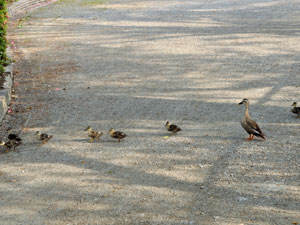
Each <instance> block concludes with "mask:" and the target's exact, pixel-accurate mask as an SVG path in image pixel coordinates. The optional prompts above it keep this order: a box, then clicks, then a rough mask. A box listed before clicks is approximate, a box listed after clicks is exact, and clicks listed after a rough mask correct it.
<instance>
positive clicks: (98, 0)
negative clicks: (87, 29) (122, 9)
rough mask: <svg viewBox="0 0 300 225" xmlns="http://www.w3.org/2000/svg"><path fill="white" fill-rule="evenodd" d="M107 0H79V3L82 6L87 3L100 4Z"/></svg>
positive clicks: (87, 4)
mask: <svg viewBox="0 0 300 225" xmlns="http://www.w3.org/2000/svg"><path fill="white" fill-rule="evenodd" d="M106 2H107V0H82V1H81V2H80V5H82V6H89V5H92V6H93V5H101V4H104V3H106Z"/></svg>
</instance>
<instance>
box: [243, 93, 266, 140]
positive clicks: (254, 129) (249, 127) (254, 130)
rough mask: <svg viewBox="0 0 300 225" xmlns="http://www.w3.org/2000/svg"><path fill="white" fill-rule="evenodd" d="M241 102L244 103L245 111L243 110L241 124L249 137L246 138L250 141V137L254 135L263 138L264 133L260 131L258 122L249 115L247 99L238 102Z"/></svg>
mask: <svg viewBox="0 0 300 225" xmlns="http://www.w3.org/2000/svg"><path fill="white" fill-rule="evenodd" d="M242 104H244V105H245V112H244V117H243V119H242V121H241V125H242V127H243V128H244V129H245V131H246V132H247V133H248V134H249V138H247V140H248V141H251V140H252V139H254V136H257V137H261V138H262V139H265V134H264V133H263V132H262V131H261V129H260V128H259V126H258V124H257V123H256V122H255V121H254V120H253V119H252V118H251V117H250V115H249V112H248V109H249V100H248V99H246V98H244V99H243V101H241V102H240V103H239V105H242ZM251 135H252V136H251Z"/></svg>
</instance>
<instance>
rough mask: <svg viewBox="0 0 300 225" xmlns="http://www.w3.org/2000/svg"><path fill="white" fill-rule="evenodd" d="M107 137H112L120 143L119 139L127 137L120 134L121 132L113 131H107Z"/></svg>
mask: <svg viewBox="0 0 300 225" xmlns="http://www.w3.org/2000/svg"><path fill="white" fill-rule="evenodd" d="M108 133H109V135H110V136H111V137H112V138H116V139H118V142H120V140H121V139H123V138H125V137H127V134H125V133H123V132H121V131H115V130H114V129H112V128H111V129H110V130H109V131H108Z"/></svg>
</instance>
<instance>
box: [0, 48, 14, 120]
mask: <svg viewBox="0 0 300 225" xmlns="http://www.w3.org/2000/svg"><path fill="white" fill-rule="evenodd" d="M6 54H7V57H8V58H9V59H12V53H11V50H10V48H9V47H8V48H7V49H6ZM3 74H4V75H5V82H4V85H3V89H1V90H0V122H2V121H3V118H4V116H5V114H6V112H7V110H8V106H9V104H10V100H11V88H12V84H13V82H12V80H13V63H11V64H9V65H8V66H6V67H5V70H4V73H3Z"/></svg>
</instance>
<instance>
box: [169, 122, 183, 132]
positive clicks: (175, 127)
mask: <svg viewBox="0 0 300 225" xmlns="http://www.w3.org/2000/svg"><path fill="white" fill-rule="evenodd" d="M165 127H166V128H167V130H168V131H171V132H172V133H173V134H174V133H177V132H179V131H181V128H180V127H178V126H177V125H175V124H170V122H169V121H167V122H166V124H165Z"/></svg>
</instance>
